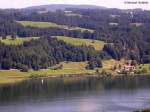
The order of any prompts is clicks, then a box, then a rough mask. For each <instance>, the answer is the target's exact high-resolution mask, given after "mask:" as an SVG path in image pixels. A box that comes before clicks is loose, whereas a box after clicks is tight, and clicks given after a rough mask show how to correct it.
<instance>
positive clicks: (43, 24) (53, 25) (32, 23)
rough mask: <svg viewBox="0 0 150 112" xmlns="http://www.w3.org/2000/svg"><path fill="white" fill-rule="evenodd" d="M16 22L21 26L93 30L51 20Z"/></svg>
mask: <svg viewBox="0 0 150 112" xmlns="http://www.w3.org/2000/svg"><path fill="white" fill-rule="evenodd" d="M16 22H17V23H20V24H21V25H23V26H31V27H39V28H48V27H51V28H61V29H67V30H80V31H81V32H84V31H89V32H94V30H91V29H86V28H81V27H69V26H67V25H59V24H56V23H53V22H37V21H16Z"/></svg>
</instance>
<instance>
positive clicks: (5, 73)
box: [0, 70, 29, 84]
mask: <svg viewBox="0 0 150 112" xmlns="http://www.w3.org/2000/svg"><path fill="white" fill-rule="evenodd" d="M28 77H29V74H28V73H23V72H20V71H19V70H0V84H10V83H17V82H20V81H23V80H26V79H27V78H28Z"/></svg>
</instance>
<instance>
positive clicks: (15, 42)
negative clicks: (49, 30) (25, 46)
mask: <svg viewBox="0 0 150 112" xmlns="http://www.w3.org/2000/svg"><path fill="white" fill-rule="evenodd" d="M32 39H39V37H24V38H20V37H17V38H16V39H15V40H13V39H12V38H11V37H10V36H7V37H6V39H1V40H0V41H1V42H2V43H4V44H6V45H20V44H22V43H24V42H28V41H31V40H32Z"/></svg>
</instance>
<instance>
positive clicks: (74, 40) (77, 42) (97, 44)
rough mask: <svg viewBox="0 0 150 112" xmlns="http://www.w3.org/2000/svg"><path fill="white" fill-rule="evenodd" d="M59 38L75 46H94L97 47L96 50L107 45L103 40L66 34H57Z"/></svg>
mask: <svg viewBox="0 0 150 112" xmlns="http://www.w3.org/2000/svg"><path fill="white" fill-rule="evenodd" d="M57 39H58V40H63V41H64V42H66V43H69V44H72V45H75V46H80V45H86V46H92V47H94V48H95V50H102V49H103V47H104V45H105V43H104V42H103V41H99V40H91V39H81V38H73V37H66V36H57Z"/></svg>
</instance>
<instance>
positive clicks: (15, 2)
mask: <svg viewBox="0 0 150 112" xmlns="http://www.w3.org/2000/svg"><path fill="white" fill-rule="evenodd" d="M125 1H134V2H135V1H144V2H149V3H148V4H139V3H138V4H125V3H124V2H125ZM46 4H88V5H99V6H105V7H109V8H122V9H126V8H143V9H150V0H0V8H24V7H28V6H36V5H46Z"/></svg>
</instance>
